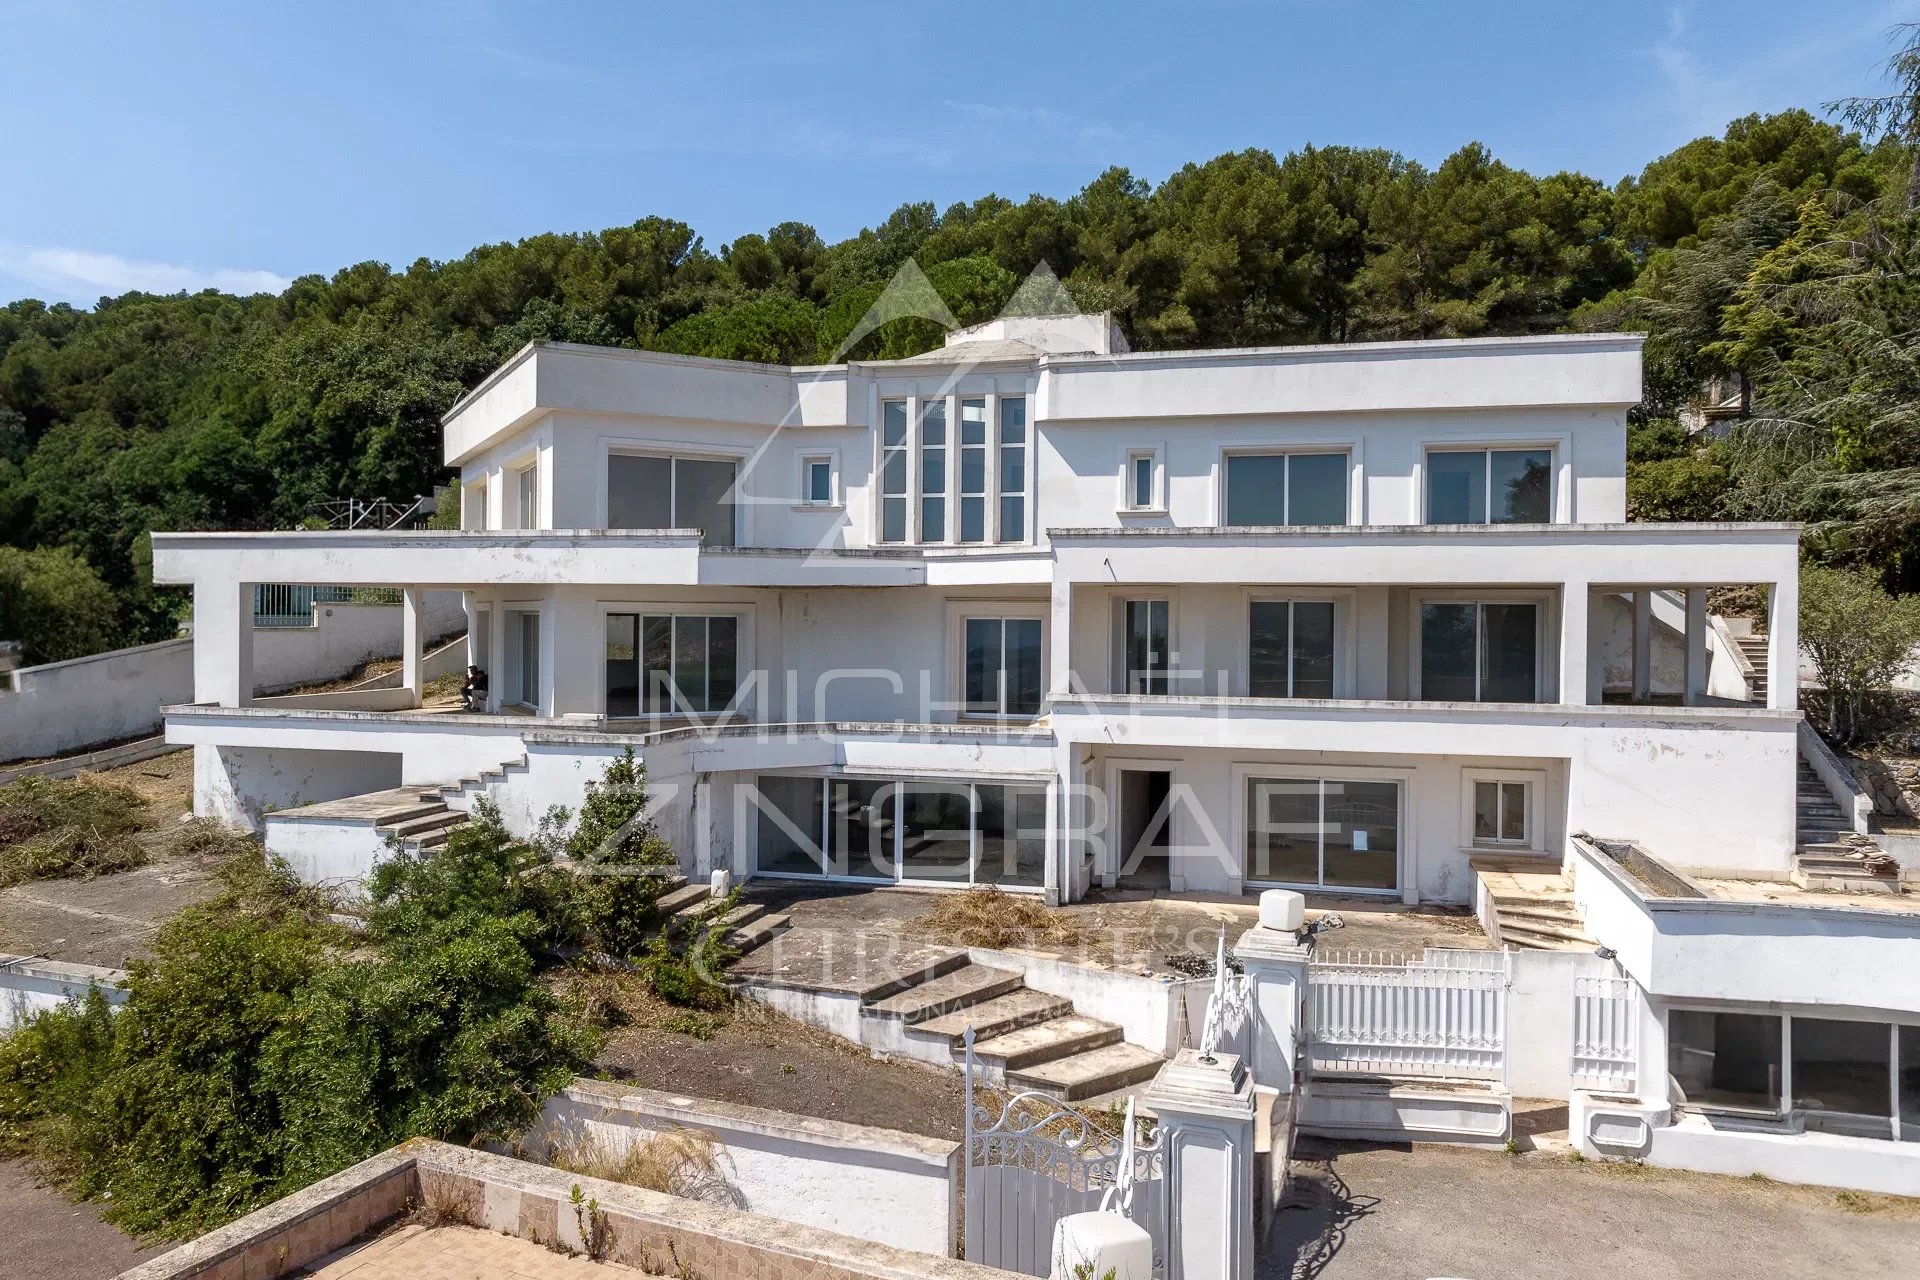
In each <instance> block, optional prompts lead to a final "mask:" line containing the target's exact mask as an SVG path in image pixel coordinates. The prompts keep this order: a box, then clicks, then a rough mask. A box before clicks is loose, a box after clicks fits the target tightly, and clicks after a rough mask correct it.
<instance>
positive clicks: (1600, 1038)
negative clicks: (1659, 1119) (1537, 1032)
mask: <svg viewBox="0 0 1920 1280" xmlns="http://www.w3.org/2000/svg"><path fill="white" fill-rule="evenodd" d="M1639 1023H1640V1001H1639V997H1638V993H1637V992H1636V991H1635V990H1634V984H1633V982H1632V980H1631V979H1628V978H1584V977H1583V978H1575V979H1574V980H1573V1087H1574V1088H1576V1089H1598V1090H1601V1091H1603V1092H1606V1093H1632V1092H1633V1091H1634V1089H1635V1088H1636V1087H1637V1085H1638V1083H1639V1080H1638V1077H1639V1066H1640V1053H1639V1047H1638V1046H1639Z"/></svg>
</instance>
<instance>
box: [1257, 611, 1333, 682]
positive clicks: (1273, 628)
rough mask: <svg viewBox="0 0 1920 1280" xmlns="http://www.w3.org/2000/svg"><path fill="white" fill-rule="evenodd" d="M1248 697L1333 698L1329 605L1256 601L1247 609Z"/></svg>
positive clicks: (1331, 637) (1331, 614) (1331, 635)
mask: <svg viewBox="0 0 1920 1280" xmlns="http://www.w3.org/2000/svg"><path fill="white" fill-rule="evenodd" d="M1247 694H1248V696H1249V697H1254V698H1331V697H1333V696H1334V692H1333V602H1332V601H1330V600H1255V601H1254V602H1253V603H1252V604H1251V605H1249V606H1248V611H1247Z"/></svg>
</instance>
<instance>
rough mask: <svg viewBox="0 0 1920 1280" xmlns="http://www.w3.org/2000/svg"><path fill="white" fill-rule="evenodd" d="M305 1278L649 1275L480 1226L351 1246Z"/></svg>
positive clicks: (519, 1279) (509, 1279) (401, 1231)
mask: <svg viewBox="0 0 1920 1280" xmlns="http://www.w3.org/2000/svg"><path fill="white" fill-rule="evenodd" d="M301 1274H303V1275H309V1276H312V1277H313V1280H594V1278H596V1277H598V1278H599V1280H615V1278H616V1277H620V1276H643V1275H646V1274H647V1272H644V1271H640V1270H637V1269H636V1268H633V1267H627V1266H622V1265H620V1264H619V1263H617V1262H595V1261H592V1260H591V1259H588V1258H583V1257H579V1256H576V1255H573V1254H566V1253H556V1252H554V1251H553V1250H551V1249H548V1248H546V1247H544V1246H542V1245H537V1244H535V1243H533V1242H532V1241H531V1240H521V1239H519V1238H518V1237H515V1236H508V1235H500V1234H498V1233H496V1232H492V1231H481V1230H479V1229H478V1228H476V1227H461V1226H441V1227H423V1226H417V1225H408V1226H402V1227H397V1228H395V1229H394V1230H392V1231H389V1232H387V1233H386V1234H385V1235H381V1236H376V1237H375V1238H374V1239H372V1240H369V1241H367V1242H366V1243H365V1244H359V1245H349V1246H348V1247H347V1248H345V1249H342V1250H341V1251H340V1252H338V1253H336V1254H334V1255H332V1257H330V1258H327V1259H323V1260H322V1261H321V1262H320V1263H319V1264H318V1265H316V1266H315V1267H313V1268H312V1269H311V1270H310V1271H306V1272H302V1273H301Z"/></svg>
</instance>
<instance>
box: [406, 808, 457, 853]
mask: <svg viewBox="0 0 1920 1280" xmlns="http://www.w3.org/2000/svg"><path fill="white" fill-rule="evenodd" d="M466 825H467V824H466V819H465V818H464V817H462V819H461V820H460V821H459V822H455V823H452V824H450V825H448V826H444V827H441V828H439V829H438V830H435V831H429V832H427V834H425V835H423V836H419V837H417V838H415V839H412V840H409V841H407V842H406V846H407V848H409V849H412V850H414V851H415V852H418V853H427V852H430V851H431V850H434V849H440V848H444V847H446V843H447V838H448V837H449V836H451V835H452V834H453V833H454V832H456V831H458V830H459V829H460V828H461V827H464V826H466Z"/></svg>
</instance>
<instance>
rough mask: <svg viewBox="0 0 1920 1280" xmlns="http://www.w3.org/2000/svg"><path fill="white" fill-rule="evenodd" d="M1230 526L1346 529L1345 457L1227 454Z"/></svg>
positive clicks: (1227, 502) (1228, 517)
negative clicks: (1289, 526) (1309, 525)
mask: <svg viewBox="0 0 1920 1280" xmlns="http://www.w3.org/2000/svg"><path fill="white" fill-rule="evenodd" d="M1226 523H1227V524H1230V525H1263V524H1345V523H1347V455H1346V454H1344V453H1232V454H1228V455H1227V501H1226Z"/></svg>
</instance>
